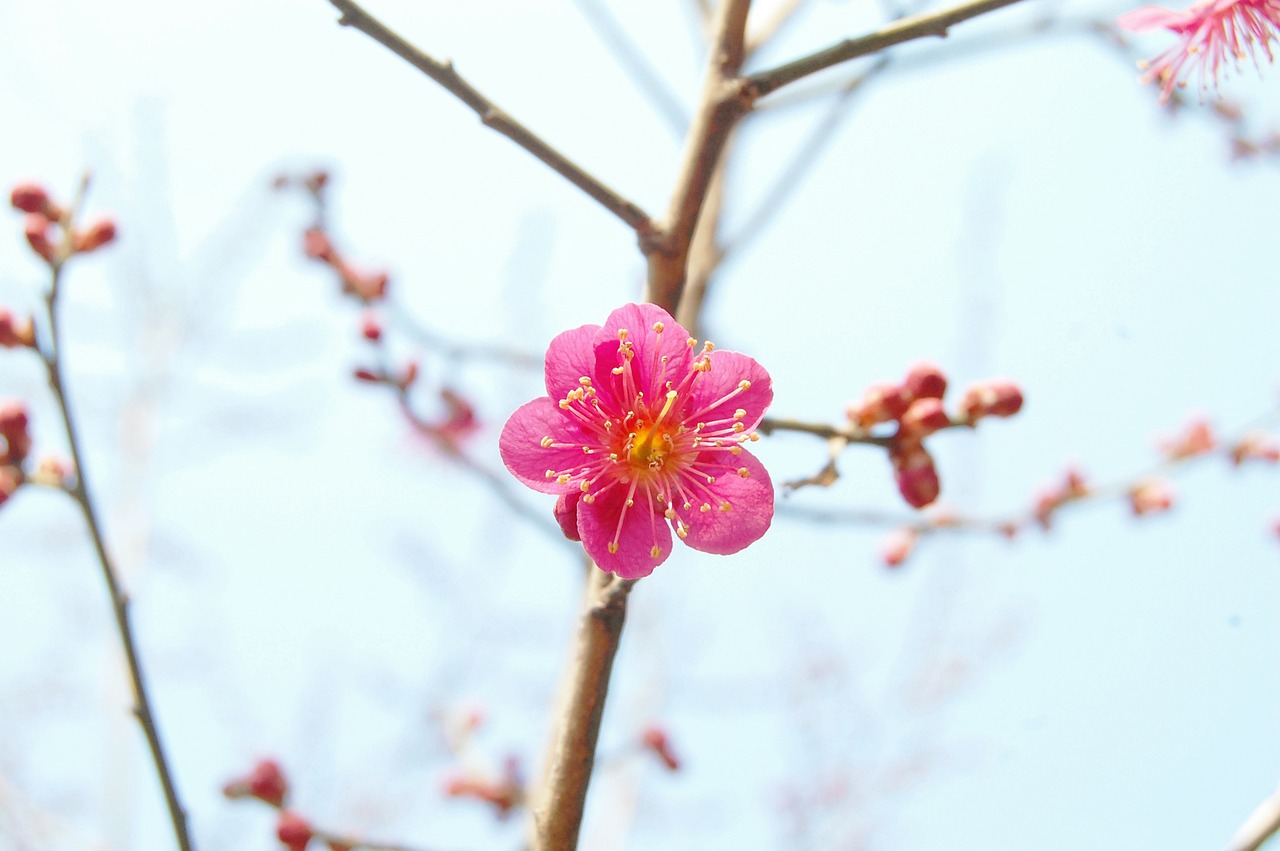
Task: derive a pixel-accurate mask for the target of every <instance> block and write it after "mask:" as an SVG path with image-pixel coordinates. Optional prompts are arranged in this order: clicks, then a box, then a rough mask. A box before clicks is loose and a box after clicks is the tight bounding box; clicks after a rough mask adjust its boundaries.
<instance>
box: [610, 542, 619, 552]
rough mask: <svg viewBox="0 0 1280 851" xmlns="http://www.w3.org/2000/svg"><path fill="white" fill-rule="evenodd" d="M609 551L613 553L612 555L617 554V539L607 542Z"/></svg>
mask: <svg viewBox="0 0 1280 851" xmlns="http://www.w3.org/2000/svg"><path fill="white" fill-rule="evenodd" d="M609 552H610V553H611V554H613V555H617V554H618V542H617V541H610V542H609Z"/></svg>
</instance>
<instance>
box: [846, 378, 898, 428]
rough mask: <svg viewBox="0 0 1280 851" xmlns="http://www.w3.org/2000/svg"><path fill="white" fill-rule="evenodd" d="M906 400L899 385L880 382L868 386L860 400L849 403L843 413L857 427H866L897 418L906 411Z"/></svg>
mask: <svg viewBox="0 0 1280 851" xmlns="http://www.w3.org/2000/svg"><path fill="white" fill-rule="evenodd" d="M908 402H910V400H909V399H908V398H907V394H906V391H905V390H904V389H903V388H902V387H901V386H900V385H897V384H890V383H888V382H881V383H878V384H872V385H871V386H870V387H868V388H867V391H866V393H864V394H863V396H862V401H861V402H857V403H855V404H851V405H850V406H849V407H848V409H847V410H846V412H845V413H846V414H847V415H848V417H849V420H850V422H852V423H853V424H854V425H856V426H857V427H858V428H862V429H867V428H871V427H872V426H873V425H877V424H878V423H887V422H890V421H892V420H896V419H898V418H899V417H901V416H902V415H903V414H904V413H906V411H907V404H908Z"/></svg>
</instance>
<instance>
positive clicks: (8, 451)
mask: <svg viewBox="0 0 1280 851" xmlns="http://www.w3.org/2000/svg"><path fill="white" fill-rule="evenodd" d="M0 439H3V440H4V445H3V448H2V449H0V465H4V466H14V467H17V466H21V464H22V462H23V461H25V460H26V457H27V453H29V452H30V451H31V435H30V433H28V431H27V407H26V405H24V404H23V403H22V402H21V401H20V400H17V399H10V400H8V401H6V402H3V403H0Z"/></svg>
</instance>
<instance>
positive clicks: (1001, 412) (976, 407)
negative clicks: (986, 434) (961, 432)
mask: <svg viewBox="0 0 1280 851" xmlns="http://www.w3.org/2000/svg"><path fill="white" fill-rule="evenodd" d="M1021 410H1022V389H1021V388H1020V387H1018V385H1016V384H1014V383H1013V382H1012V381H1007V380H1003V379H993V380H991V381H983V382H979V383H978V384H975V385H973V386H972V387H970V388H969V389H968V390H966V391H965V394H964V398H963V399H962V400H961V401H960V415H961V416H962V417H963V418H964V419H965V420H967V421H968V422H971V423H973V422H977V421H978V420H979V419H981V418H982V417H987V416H994V417H1011V416H1013V415H1014V414H1016V413H1018V411H1021Z"/></svg>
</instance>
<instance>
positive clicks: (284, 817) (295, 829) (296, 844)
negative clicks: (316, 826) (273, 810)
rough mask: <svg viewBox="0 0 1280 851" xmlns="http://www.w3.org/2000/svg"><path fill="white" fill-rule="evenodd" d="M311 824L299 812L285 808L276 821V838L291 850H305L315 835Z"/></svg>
mask: <svg viewBox="0 0 1280 851" xmlns="http://www.w3.org/2000/svg"><path fill="white" fill-rule="evenodd" d="M314 835H315V834H314V832H313V831H312V829H311V824H310V823H309V822H308V821H307V820H306V819H305V818H303V817H302V816H300V815H298V814H297V813H294V812H290V811H288V810H285V811H284V812H281V813H280V818H279V820H278V821H277V822H276V838H278V839H279V840H280V841H281V842H282V843H283V844H284V846H285V847H286V848H288V849H289V851H303V849H305V848H306V847H307V844H308V843H310V842H311V838H312V837H313V836H314Z"/></svg>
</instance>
